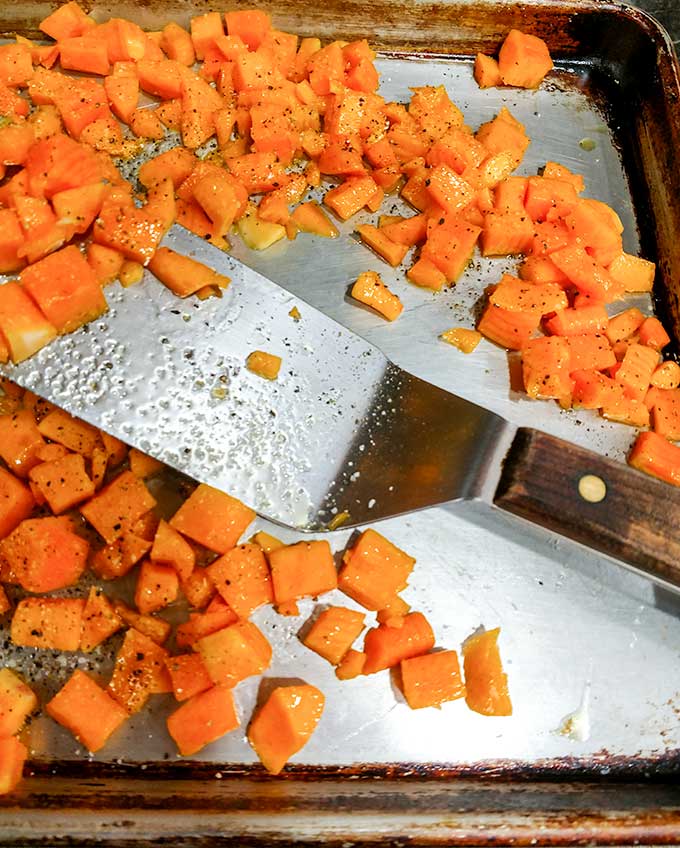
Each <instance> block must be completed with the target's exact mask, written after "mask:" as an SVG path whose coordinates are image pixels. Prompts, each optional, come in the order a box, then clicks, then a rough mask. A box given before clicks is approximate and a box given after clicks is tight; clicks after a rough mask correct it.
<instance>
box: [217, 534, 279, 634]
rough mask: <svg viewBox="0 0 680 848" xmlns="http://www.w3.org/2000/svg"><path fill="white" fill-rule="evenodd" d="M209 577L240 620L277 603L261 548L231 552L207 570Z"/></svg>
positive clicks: (256, 546)
mask: <svg viewBox="0 0 680 848" xmlns="http://www.w3.org/2000/svg"><path fill="white" fill-rule="evenodd" d="M208 575H209V577H210V579H211V580H212V582H213V583H214V584H215V586H216V588H217V591H218V592H219V593H220V595H221V596H222V597H223V598H224V600H225V601H226V602H227V604H229V607H230V608H231V609H232V610H233V611H234V612H235V613H236V615H237V616H238V617H239V618H241V619H245V618H248V617H249V616H250V615H251V613H252V612H254V610H256V609H257V608H258V607H260V606H262V605H263V604H270V603H272V601H273V600H274V595H273V591H272V581H271V576H270V574H269V566H268V565H267V561H266V559H265V557H264V554H263V552H262V549H261V548H260V547H259V546H258V545H253V544H250V543H247V544H245V545H239V546H238V547H235V548H232V549H231V550H230V551H227V552H226V553H225V554H223V555H222V556H221V557H219V559H217V560H215V561H214V562H213V563H212V564H211V565H209V566H208Z"/></svg>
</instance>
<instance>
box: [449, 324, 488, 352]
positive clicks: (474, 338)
mask: <svg viewBox="0 0 680 848" xmlns="http://www.w3.org/2000/svg"><path fill="white" fill-rule="evenodd" d="M439 338H440V339H442V341H445V342H447V343H448V344H450V345H453V347H457V348H458V350H460V351H462V352H463V353H472V352H473V350H475V348H476V347H477V345H478V344H479V343H480V342H481V340H482V334H481V333H480V332H478V331H477V330H470V329H468V328H467V327H452V328H451V329H450V330H445V331H444V332H443V333H441V334H440V336H439Z"/></svg>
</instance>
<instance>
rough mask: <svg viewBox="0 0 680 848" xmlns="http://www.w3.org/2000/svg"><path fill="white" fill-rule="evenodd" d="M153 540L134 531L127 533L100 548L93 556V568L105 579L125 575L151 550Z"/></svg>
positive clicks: (113, 578)
mask: <svg viewBox="0 0 680 848" xmlns="http://www.w3.org/2000/svg"><path fill="white" fill-rule="evenodd" d="M150 549H151V542H149V541H148V540H147V539H142V538H140V537H139V536H137V535H135V534H134V533H129V532H127V533H125V534H124V535H122V536H120V537H119V538H117V539H115V540H114V541H113V542H111V543H110V544H109V545H105V546H104V547H103V548H100V549H99V550H98V551H97V552H96V554H95V555H94V556H93V557H92V561H91V563H90V565H91V566H92V570H93V571H94V573H95V574H97V575H98V576H99V577H101V578H103V579H104V580H115V579H116V578H118V577H123V576H124V575H125V574H127V573H128V571H130V569H131V568H132V567H133V566H134V565H136V563H138V562H139V560H140V559H141V558H142V557H143V556H144V555H145V554H147V553H148V552H149V550H150Z"/></svg>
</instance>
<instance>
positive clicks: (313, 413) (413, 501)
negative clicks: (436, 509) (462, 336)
mask: <svg viewBox="0 0 680 848" xmlns="http://www.w3.org/2000/svg"><path fill="white" fill-rule="evenodd" d="M166 243H167V244H169V245H171V246H173V247H174V248H175V249H176V250H178V251H180V252H183V253H186V254H191V255H192V256H194V257H195V258H197V259H199V260H200V261H204V262H206V264H209V265H211V266H212V267H214V268H215V269H216V270H218V271H219V272H220V273H223V274H226V275H228V276H230V277H231V278H232V284H231V286H230V287H229V288H228V289H227V290H226V291H225V292H224V296H223V297H222V298H221V299H218V298H213V299H210V300H207V301H198V300H196V299H193V298H192V299H187V300H178V299H177V298H176V297H175V296H174V295H173V294H171V293H170V292H169V291H168V290H166V289H165V288H164V287H163V286H161V285H159V284H158V282H157V281H155V280H154V279H153V278H152V277H151V276H150V275H149V274H146V275H145V280H144V282H143V283H142V284H141V285H139V286H136V287H133V288H130V289H126V290H112V293H111V294H110V295H109V304H110V309H109V312H108V313H107V314H106V315H104V316H102V318H101V319H99V320H98V321H95V322H93V323H92V324H90V325H88V326H86V327H84V328H82V329H81V330H79V331H78V332H76V333H73V334H71V335H69V336H65V337H62V338H59V339H57V340H56V341H55V342H54V343H52V344H51V345H49V346H48V347H47V348H45V349H43V350H42V351H40V352H39V353H38V354H37V355H36V356H34V357H33V358H32V359H30V360H28V361H27V362H24V363H22V364H21V365H18V366H14V367H12V366H10V367H8V368H7V369H6V371H5V373H6V374H8V376H10V377H11V378H12V379H14V380H16V381H17V382H18V383H20V384H21V385H23V386H25V387H27V388H30V389H31V390H32V391H34V392H36V393H37V394H40V395H42V396H43V397H46V398H48V399H49V400H51V401H52V402H54V403H56V404H57V405H59V406H61V407H63V408H64V409H66V410H68V411H69V412H71V413H72V414H74V415H77V416H79V417H81V418H83V419H85V420H86V421H89V422H90V423H92V424H94V425H96V426H97V427H101V428H102V429H104V430H106V431H107V432H109V433H111V434H113V435H115V436H118V437H119V438H121V439H123V440H124V441H126V442H128V443H129V444H131V445H134V446H136V447H138V448H140V449H141V450H143V451H145V452H146V453H149V454H151V455H152V456H155V457H157V458H158V459H161V460H162V461H163V462H165V463H167V464H168V465H170V466H172V467H173V468H176V469H178V470H179V471H182V472H184V473H186V474H188V475H190V476H191V477H193V478H195V479H197V480H200V481H203V482H206V483H209V484H211V485H213V486H216V487H217V488H220V489H224V490H226V491H229V492H230V493H232V494H234V495H235V496H237V497H239V498H241V499H243V500H244V501H246V502H247V503H248V504H250V505H251V506H253V507H254V508H255V509H256V510H257V511H258V512H259V513H260V514H262V515H264V516H266V517H268V518H270V519H272V520H275V521H278V522H280V523H283V524H287V525H291V526H296V527H308V526H319V525H326V524H327V523H328V522H329V521H330V520H331V519H332V518H333V515H334V514H335V513H336V512H337V511H338V510H345V509H346V510H347V511H349V512H350V515H351V518H352V521H353V522H355V521H360V520H361V518H363V517H369V516H370V517H373V518H379V517H381V516H385V515H390V514H395V513H399V512H404V511H405V510H408V509H413V508H419V507H423V506H428V505H431V504H434V503H441V502H443V501H446V500H451V499H453V498H454V497H456V496H457V495H458V494H459V489H460V493H462V492H463V489H462V488H461V487H465V486H466V485H467V482H468V481H467V478H466V476H465V474H466V473H465V472H463V471H461V468H462V464H463V463H464V462H468V460H469V457H470V455H471V454H472V453H474V447H475V442H476V439H477V434H478V433H480V432H482V433H483V432H484V428H485V426H486V423H487V422H488V423H489V424H490V425H491V427H492V430H493V428H496V427H498V426H499V423H500V421H501V419H499V418H497V416H494V415H492V414H490V413H485V412H483V411H482V410H481V409H479V408H478V407H476V406H474V405H473V404H468V403H467V402H466V401H462V400H459V399H457V398H453V396H451V395H447V394H446V393H445V392H442V391H441V390H439V389H435V388H434V387H432V386H430V385H429V384H427V383H424V382H422V381H420V380H416V378H413V377H411V376H410V375H407V374H405V373H404V372H402V371H400V370H399V369H397V368H395V367H394V366H392V365H390V364H389V363H388V361H387V359H386V358H385V357H384V356H383V355H382V354H381V353H380V352H379V351H378V350H377V349H376V348H375V347H373V346H372V345H370V344H368V343H367V342H365V341H364V340H363V339H361V338H360V337H359V336H357V335H355V334H353V333H351V332H350V331H348V330H346V329H345V328H343V327H342V326H340V325H339V324H337V323H336V322H334V321H333V320H331V319H329V318H327V317H326V316H325V315H323V314H322V313H321V312H318V311H317V310H316V309H313V308H312V307H310V306H308V305H307V304H305V303H304V302H302V301H301V300H299V299H298V298H296V297H294V296H293V295H291V294H290V293H288V292H287V291H286V290H285V289H283V288H281V287H279V286H277V285H276V284H275V283H272V282H271V281H269V280H267V279H266V278H265V277H263V276H261V275H260V274H258V273H256V272H255V271H252V270H250V269H249V268H247V267H246V266H244V265H242V264H241V263H240V262H238V261H237V260H235V259H233V258H232V257H230V256H228V255H227V254H225V253H223V252H222V251H219V250H217V249H216V248H214V247H213V246H211V245H208V244H206V243H205V242H204V241H202V240H201V239H200V238H198V237H197V236H194V235H192V234H191V233H188V232H187V231H185V230H183V229H182V228H180V227H175V228H173V230H172V231H171V233H170V234H169V236H168V238H167V239H166ZM293 307H297V309H298V310H299V312H300V315H301V318H300V319H299V320H294V319H293V317H292V316H291V315H290V312H291V310H292V309H293ZM255 349H263V350H266V351H269V352H271V353H275V354H277V355H279V356H281V357H282V359H283V365H282V368H281V372H280V376H279V378H278V379H277V380H276V381H275V382H269V381H267V380H263V379H262V378H260V377H258V376H256V375H255V374H252V373H251V372H249V371H248V370H247V369H246V368H245V360H246V357H247V355H248V353H249V352H250V351H252V350H255ZM447 399H448V403H449V406H450V407H451V408H449V406H447V405H446V403H444V406H443V407H441V406H440V405H441V403H442V402H443V401H444V402H445V401H446V400H447ZM451 405H452V406H451ZM470 414H472V418H470V417H469V416H470ZM441 425H444V427H443V429H442V426H441ZM457 434H460V435H461V437H462V438H463V442H462V443H461V451H460V452H456V451H452V449H451V447H452V442H451V439H452V438H453V437H454V436H456V435H457ZM452 461H453V464H452ZM414 475H415V476H414ZM329 493H330V496H329ZM369 503H370V504H371V506H370V507H369V506H368V504H369ZM369 510H371V511H370V512H369Z"/></svg>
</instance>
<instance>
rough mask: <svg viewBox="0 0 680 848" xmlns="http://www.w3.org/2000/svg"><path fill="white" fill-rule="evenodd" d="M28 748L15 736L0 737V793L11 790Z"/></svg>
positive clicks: (6, 793) (19, 778)
mask: <svg viewBox="0 0 680 848" xmlns="http://www.w3.org/2000/svg"><path fill="white" fill-rule="evenodd" d="M27 756H28V749H27V748H26V746H25V745H24V744H23V742H19V740H18V739H17V738H16V737H15V736H10V737H8V738H7V739H0V795H8V794H9V793H10V792H12V791H13V790H14V789H15V787H16V786H17V784H18V783H19V781H20V780H21V775H22V773H23V770H24V763H25V762H26V757H27Z"/></svg>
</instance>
